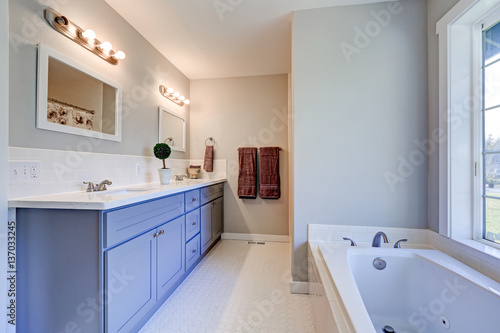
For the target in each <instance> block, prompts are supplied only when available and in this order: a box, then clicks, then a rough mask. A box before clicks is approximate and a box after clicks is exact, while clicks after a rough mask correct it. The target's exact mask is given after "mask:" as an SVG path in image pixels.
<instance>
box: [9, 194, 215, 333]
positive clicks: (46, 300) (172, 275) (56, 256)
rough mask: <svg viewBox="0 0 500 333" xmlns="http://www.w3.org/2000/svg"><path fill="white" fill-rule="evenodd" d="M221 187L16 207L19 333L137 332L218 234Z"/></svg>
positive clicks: (212, 243) (198, 260) (211, 244)
mask: <svg viewBox="0 0 500 333" xmlns="http://www.w3.org/2000/svg"><path fill="white" fill-rule="evenodd" d="M222 189H223V184H217V185H214V186H209V187H206V188H201V189H195V190H189V191H185V192H178V193H175V194H170V195H165V196H162V197H158V198H155V199H151V200H146V201H142V202H136V203H132V204H127V205H123V206H119V207H116V208H113V209H109V210H90V209H89V210H74V209H51V208H46V209H45V208H44V209H35V208H18V209H16V214H17V230H16V233H17V237H18V238H17V239H18V243H17V251H18V252H17V254H18V256H17V263H18V266H17V271H18V278H17V281H18V294H17V301H18V303H17V304H18V321H17V325H18V326H17V329H18V332H65V331H68V330H69V328H71V330H72V331H75V332H77V331H81V332H92V333H94V332H95V333H118V332H119V333H128V332H138V331H139V330H140V329H141V328H142V326H143V325H144V324H145V323H146V322H147V321H148V320H149V319H150V318H151V316H152V315H153V314H154V313H155V312H156V311H157V310H158V309H159V308H160V307H161V306H162V304H163V303H164V302H165V300H166V299H167V298H168V297H169V296H170V295H171V294H172V293H173V292H174V291H175V289H176V288H177V287H178V286H179V285H180V284H181V283H182V281H183V280H184V279H185V278H186V276H187V275H188V274H189V273H190V272H191V270H192V269H193V268H194V267H195V266H196V264H198V263H199V262H200V260H201V259H202V257H203V254H204V253H206V251H208V249H209V248H210V247H211V246H213V245H214V243H215V242H216V241H217V239H218V237H219V236H220V232H222ZM204 214H205V217H204ZM207 221H208V223H207ZM203 226H206V228H205V229H204V228H203ZM203 237H208V242H206V246H205V247H204V248H203V251H202V244H201V243H202V238H203ZM68 327H69V328H68ZM73 328H74V329H73Z"/></svg>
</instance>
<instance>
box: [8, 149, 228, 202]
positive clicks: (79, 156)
mask: <svg viewBox="0 0 500 333" xmlns="http://www.w3.org/2000/svg"><path fill="white" fill-rule="evenodd" d="M9 161H40V162H41V175H40V181H39V182H36V183H28V184H9V199H15V198H22V197H31V196H39V195H49V194H57V193H65V192H77V191H84V190H85V188H86V185H84V184H83V182H84V181H92V182H100V181H102V180H104V179H110V180H111V181H112V182H113V185H111V187H115V186H116V187H118V186H128V185H136V184H145V183H154V182H159V181H160V180H159V176H158V170H157V169H158V168H160V167H161V161H159V160H158V159H157V158H155V157H145V156H132V155H116V154H101V153H86V152H78V151H65V150H51V149H35V148H18V147H9ZM202 162H203V161H202V160H187V159H167V160H166V165H167V168H171V169H172V178H174V177H175V175H185V174H186V173H187V172H186V168H187V167H188V166H189V165H190V164H194V165H202V166H203V163H202ZM225 177H226V160H215V161H214V172H212V173H206V172H205V171H204V170H202V172H201V173H200V176H199V178H209V179H213V178H225Z"/></svg>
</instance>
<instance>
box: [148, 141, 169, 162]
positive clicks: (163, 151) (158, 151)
mask: <svg viewBox="0 0 500 333" xmlns="http://www.w3.org/2000/svg"><path fill="white" fill-rule="evenodd" d="M153 152H154V154H155V157H156V158H159V159H160V160H164V159H167V158H168V157H169V156H170V154H171V153H172V149H170V146H169V145H167V144H166V143H157V144H156V146H155V147H154V148H153Z"/></svg>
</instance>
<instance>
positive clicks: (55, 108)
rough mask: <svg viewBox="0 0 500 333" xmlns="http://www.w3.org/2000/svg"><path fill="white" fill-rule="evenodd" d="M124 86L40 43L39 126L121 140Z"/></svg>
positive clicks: (37, 118)
mask: <svg viewBox="0 0 500 333" xmlns="http://www.w3.org/2000/svg"><path fill="white" fill-rule="evenodd" d="M121 91H122V89H121V86H120V85H119V84H117V83H115V82H113V81H111V80H108V79H107V78H105V77H103V76H102V75H100V74H98V73H96V72H94V71H92V70H90V69H88V68H86V67H84V66H82V65H80V64H78V63H77V62H75V61H73V60H71V59H69V58H68V57H66V56H64V55H63V54H61V53H59V52H57V51H54V50H52V49H51V48H49V47H47V46H46V45H43V44H39V45H38V81H37V117H36V127H37V128H41V129H45V130H50V131H57V132H63V133H69V134H75V135H83V136H89V137H94V138H101V139H105V140H112V141H121V104H122V101H121Z"/></svg>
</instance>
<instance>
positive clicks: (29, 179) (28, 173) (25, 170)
mask: <svg viewBox="0 0 500 333" xmlns="http://www.w3.org/2000/svg"><path fill="white" fill-rule="evenodd" d="M40 176H41V163H40V161H9V184H24V183H38V182H39V181H40Z"/></svg>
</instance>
